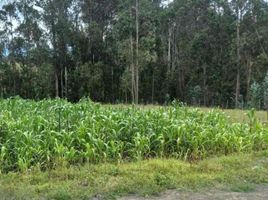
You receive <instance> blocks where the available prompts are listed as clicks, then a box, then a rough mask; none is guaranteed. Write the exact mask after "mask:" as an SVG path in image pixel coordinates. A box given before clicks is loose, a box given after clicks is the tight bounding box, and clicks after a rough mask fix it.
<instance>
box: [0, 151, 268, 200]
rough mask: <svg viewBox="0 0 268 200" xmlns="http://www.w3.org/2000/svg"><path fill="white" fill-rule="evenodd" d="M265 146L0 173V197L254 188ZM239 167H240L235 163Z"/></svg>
mask: <svg viewBox="0 0 268 200" xmlns="http://www.w3.org/2000/svg"><path fill="white" fill-rule="evenodd" d="M267 156H268V151H264V152H258V153H252V154H234V155H229V156H221V157H214V158H209V159H205V160H203V161H199V162H197V163H189V162H183V161H179V160H175V159H152V160H145V161H141V162H132V163H121V164H108V163H103V164H97V165H83V166H71V167H70V166H69V167H68V166H62V167H58V168H56V169H54V170H49V171H46V172H41V171H39V170H38V169H32V170H31V171H28V172H25V173H23V174H21V173H12V172H11V173H9V174H2V175H1V176H0V197H1V199H18V200H19V199H25V200H26V199H55V200H72V199H77V200H80V199H81V200H83V199H90V198H91V197H94V196H101V197H102V198H103V199H115V198H117V197H119V196H124V195H129V194H137V195H140V196H151V195H158V194H159V193H160V192H162V191H164V190H167V189H180V190H182V191H189V190H190V191H192V190H193V191H198V190H207V189H209V188H213V189H215V188H216V189H223V190H228V191H235V192H250V191H254V189H255V185H259V184H268V159H267ZM241 166H243V167H241Z"/></svg>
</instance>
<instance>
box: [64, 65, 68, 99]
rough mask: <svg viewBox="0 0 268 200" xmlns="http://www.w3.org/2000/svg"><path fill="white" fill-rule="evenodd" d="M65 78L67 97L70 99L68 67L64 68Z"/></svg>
mask: <svg viewBox="0 0 268 200" xmlns="http://www.w3.org/2000/svg"><path fill="white" fill-rule="evenodd" d="M64 72H65V74H64V78H65V97H66V98H68V71H67V67H66V66H65V68H64Z"/></svg>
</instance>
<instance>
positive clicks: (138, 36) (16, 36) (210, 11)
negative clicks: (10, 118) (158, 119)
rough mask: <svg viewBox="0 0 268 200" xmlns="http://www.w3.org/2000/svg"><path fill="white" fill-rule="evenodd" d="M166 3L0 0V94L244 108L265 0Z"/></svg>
mask: <svg viewBox="0 0 268 200" xmlns="http://www.w3.org/2000/svg"><path fill="white" fill-rule="evenodd" d="M165 2H166V1H163V0H101V1H100V0H90V1H88V0H16V1H13V0H5V1H1V2H0V93H1V96H2V97H10V96H14V95H19V96H21V97H23V98H31V99H43V98H47V97H56V96H59V97H66V98H68V99H69V100H71V101H78V100H79V99H80V98H81V97H84V96H88V97H90V98H91V99H93V100H94V101H102V102H112V103H115V102H132V101H133V102H136V103H137V102H138V101H139V102H141V103H157V102H158V103H164V102H165V101H168V100H170V99H174V98H176V99H179V100H180V101H183V102H187V103H188V104H190V103H191V104H198V105H199V104H201V105H207V106H208V105H219V106H223V107H234V106H237V107H239V106H241V105H243V106H244V105H247V104H248V105H251V104H250V103H252V101H251V97H252V95H251V85H252V84H253V83H254V82H256V83H258V84H259V85H262V83H263V81H264V77H265V74H266V73H267V69H268V56H267V51H268V49H267V47H268V5H267V1H265V0H223V1H222V0H174V1H171V3H170V4H167V3H165ZM255 86H256V85H255ZM264 89H266V88H264ZM262 91H263V89H262ZM253 95H255V94H253ZM263 96H264V95H263V93H262V94H261V95H260V99H257V100H256V99H254V101H255V100H256V101H257V102H259V103H260V106H261V107H263V106H264V103H265V102H264V99H263ZM259 103H258V104H259ZM253 104H254V106H256V105H255V103H254V102H253ZM258 106H259V105H258Z"/></svg>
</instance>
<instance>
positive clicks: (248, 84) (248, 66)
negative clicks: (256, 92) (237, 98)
mask: <svg viewBox="0 0 268 200" xmlns="http://www.w3.org/2000/svg"><path fill="white" fill-rule="evenodd" d="M251 74H252V62H251V58H250V56H249V59H248V61H247V102H248V101H249V93H250V91H249V90H250V83H251Z"/></svg>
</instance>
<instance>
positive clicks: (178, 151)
mask: <svg viewBox="0 0 268 200" xmlns="http://www.w3.org/2000/svg"><path fill="white" fill-rule="evenodd" d="M0 107H1V114H0V118H1V120H0V122H1V124H0V128H1V129H0V131H1V137H0V145H1V146H0V147H1V148H0V149H1V151H0V163H1V166H0V167H1V171H2V172H9V171H14V170H15V171H16V170H20V171H22V172H25V171H27V170H29V169H31V168H32V167H39V168H40V169H41V170H46V169H50V168H54V167H57V166H62V165H67V166H68V165H70V164H77V163H79V164H84V163H100V162H122V161H137V160H142V159H149V158H179V159H183V160H189V161H192V162H193V161H197V160H199V159H204V158H206V157H209V156H212V155H225V154H230V153H235V152H252V151H257V150H263V149H266V148H267V147H268V128H267V127H265V126H264V125H263V124H262V123H260V122H258V120H257V119H256V117H255V114H254V111H251V112H249V113H248V117H249V123H247V124H241V123H230V122H229V120H228V118H227V117H226V116H225V115H224V114H223V113H222V112H219V111H216V110H212V111H209V112H203V111H200V110H198V109H194V108H188V107H184V106H183V105H181V104H180V103H173V105H172V106H169V107H158V108H155V109H141V108H137V107H127V108H120V107H113V106H102V105H100V104H95V103H93V102H91V101H90V100H87V99H84V100H81V101H80V102H79V103H77V104H72V103H68V102H67V101H64V100H44V101H40V102H35V101H30V100H22V99H19V98H14V99H9V100H1V101H0Z"/></svg>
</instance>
